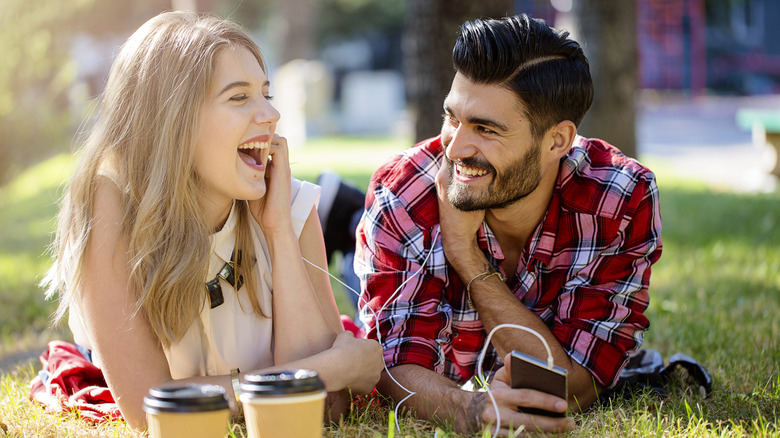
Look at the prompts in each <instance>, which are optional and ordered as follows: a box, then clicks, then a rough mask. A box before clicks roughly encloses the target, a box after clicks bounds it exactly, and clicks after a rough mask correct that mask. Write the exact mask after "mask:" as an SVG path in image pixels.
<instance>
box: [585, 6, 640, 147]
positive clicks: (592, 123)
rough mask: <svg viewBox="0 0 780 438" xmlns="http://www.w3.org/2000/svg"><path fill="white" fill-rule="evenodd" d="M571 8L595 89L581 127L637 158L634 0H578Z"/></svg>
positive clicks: (589, 134)
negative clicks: (591, 104)
mask: <svg viewBox="0 0 780 438" xmlns="http://www.w3.org/2000/svg"><path fill="white" fill-rule="evenodd" d="M572 12H573V13H572V17H573V20H574V21H575V23H576V28H577V29H576V32H577V36H576V39H577V40H578V42H579V43H580V44H581V45H582V46H583V48H584V50H585V55H586V56H587V57H588V60H589V61H590V72H591V75H592V76H593V86H594V89H595V95H594V98H593V106H592V107H591V109H590V111H589V112H588V114H587V115H586V116H585V120H583V123H582V125H581V126H580V129H579V132H580V133H581V134H582V135H584V136H588V137H598V138H601V139H604V140H606V141H608V142H609V143H611V144H613V145H615V146H616V147H618V148H620V150H621V151H622V152H623V153H624V154H626V155H628V156H631V157H636V156H637V147H636V128H635V123H636V102H635V99H636V91H637V87H638V67H637V66H638V62H639V61H638V48H637V36H636V3H635V2H634V1H626V0H621V1H614V0H578V1H576V2H574V10H573V11H572Z"/></svg>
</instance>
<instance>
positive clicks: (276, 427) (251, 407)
mask: <svg viewBox="0 0 780 438" xmlns="http://www.w3.org/2000/svg"><path fill="white" fill-rule="evenodd" d="M243 377H244V381H243V382H242V383H241V396H240V399H241V403H242V405H243V406H244V419H245V420H246V430H247V434H248V435H249V438H279V437H296V438H320V437H322V420H323V413H324V410H325V396H326V393H325V386H324V385H323V383H322V381H321V380H320V379H319V378H318V377H317V373H316V372H314V371H309V370H292V371H282V372H276V373H259V374H245V375H244V376H243Z"/></svg>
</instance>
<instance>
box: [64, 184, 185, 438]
mask: <svg viewBox="0 0 780 438" xmlns="http://www.w3.org/2000/svg"><path fill="white" fill-rule="evenodd" d="M119 196H120V195H119V189H118V188H117V187H116V185H114V184H113V183H112V182H110V181H109V180H107V179H104V178H101V179H100V180H99V182H98V185H97V189H96V192H95V200H94V205H93V220H94V223H93V228H92V231H91V233H90V237H89V242H88V244H87V249H86V253H85V255H84V266H83V276H82V283H81V285H80V286H81V287H80V289H79V291H78V294H79V298H80V303H81V308H82V313H83V317H84V323H85V328H86V330H87V334H88V336H89V339H90V341H91V342H92V344H93V345H92V348H93V351H94V353H95V354H96V356H97V357H96V358H97V359H98V360H99V362H100V366H101V368H102V370H103V374H104V375H105V378H106V382H107V383H108V387H109V389H110V390H111V394H112V395H113V396H114V399H115V400H116V402H117V404H118V405H119V409H120V410H121V411H122V415H123V416H124V418H125V420H127V422H128V424H129V425H130V426H131V427H133V428H134V429H139V430H140V429H143V428H144V427H145V426H146V418H145V414H144V412H143V409H142V403H143V397H144V396H145V395H146V393H147V392H148V390H149V388H151V387H153V386H156V385H160V384H162V383H165V382H167V381H169V380H170V379H171V375H170V372H169V369H168V361H167V360H166V358H165V353H164V352H163V349H162V346H161V345H160V343H159V341H158V340H157V337H156V336H155V335H154V333H153V331H152V329H151V326H150V324H149V322H148V321H147V319H146V318H145V316H144V315H143V314H142V312H138V313H134V312H133V309H134V305H135V294H133V293H131V292H130V289H129V278H130V274H129V268H128V266H129V260H128V257H127V250H128V241H127V237H126V236H125V235H123V234H122V232H121V225H120V224H121V215H122V213H121V208H120V202H119Z"/></svg>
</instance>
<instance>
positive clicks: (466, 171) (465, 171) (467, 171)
mask: <svg viewBox="0 0 780 438" xmlns="http://www.w3.org/2000/svg"><path fill="white" fill-rule="evenodd" d="M455 167H456V169H458V173H460V174H462V175H468V176H482V175H485V174H486V173H488V172H487V170H484V169H473V168H470V167H466V166H464V165H462V164H456V165H455Z"/></svg>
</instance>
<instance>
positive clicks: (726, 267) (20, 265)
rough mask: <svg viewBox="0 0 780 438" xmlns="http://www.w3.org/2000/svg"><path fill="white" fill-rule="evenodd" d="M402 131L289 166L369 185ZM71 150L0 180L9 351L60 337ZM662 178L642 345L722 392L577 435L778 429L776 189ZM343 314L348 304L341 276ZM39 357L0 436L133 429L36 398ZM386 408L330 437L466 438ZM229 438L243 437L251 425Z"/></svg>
mask: <svg viewBox="0 0 780 438" xmlns="http://www.w3.org/2000/svg"><path fill="white" fill-rule="evenodd" d="M406 145H407V143H406V142H404V141H403V140H398V139H344V138H334V139H326V140H318V141H315V142H312V144H311V145H310V146H308V147H307V148H306V149H301V150H294V151H292V152H291V154H292V156H293V157H294V158H293V160H294V161H293V165H292V167H293V173H294V174H295V175H296V176H298V177H300V178H302V179H307V180H310V181H314V180H316V177H317V175H318V174H319V172H320V171H321V169H323V168H325V167H328V168H331V169H333V170H334V171H336V172H338V173H340V174H341V175H342V176H344V177H345V179H348V180H349V181H351V182H353V183H354V184H356V185H357V186H359V187H365V186H366V184H367V182H368V178H369V176H370V173H371V171H373V170H374V169H375V168H376V166H377V165H378V163H379V162H381V161H383V160H384V159H385V158H386V157H387V156H388V155H389V154H391V153H393V152H396V151H399V150H401V149H403V148H404V147H405V146H406ZM71 165H72V161H71V160H70V159H69V158H68V157H64V156H58V157H55V158H53V159H51V160H48V161H46V162H44V163H41V164H39V165H37V166H35V167H33V168H31V169H29V170H28V171H27V172H25V173H24V174H23V175H21V176H20V177H19V178H17V179H16V180H15V181H13V182H12V183H10V184H9V185H7V186H5V187H2V188H0V205H1V206H2V207H3V208H0V233H2V234H0V321H2V324H0V334H2V339H0V358H4V357H8V356H9V355H12V354H14V353H16V352H20V351H24V350H27V349H30V348H33V349H36V348H37V349H41V350H42V348H43V346H44V345H45V342H46V341H48V340H50V339H55V338H64V339H67V337H68V336H69V335H68V333H67V329H56V330H51V329H48V328H47V327H48V322H49V321H48V317H49V314H50V313H51V311H52V310H53V307H54V305H53V303H50V302H46V301H45V300H44V299H43V298H42V292H41V291H40V290H39V289H38V287H37V286H36V284H37V281H38V279H39V278H40V275H41V274H42V273H43V272H44V271H45V269H46V268H47V267H48V266H49V263H50V262H49V260H48V257H45V256H42V254H43V249H44V247H45V245H46V244H47V243H48V242H49V239H50V231H51V229H52V226H53V216H54V214H55V211H56V206H55V205H54V202H55V200H56V199H57V197H58V193H59V190H60V188H59V187H60V183H61V181H62V180H63V178H64V177H65V176H66V175H67V174H68V169H69V168H70V166H71ZM651 167H653V168H654V169H655V170H656V172H657V174H658V179H659V186H660V190H661V203H662V216H663V221H664V228H663V239H664V251H663V256H662V257H661V259H660V261H659V262H658V263H657V264H656V265H655V266H654V268H653V278H652V283H651V304H650V308H649V309H648V312H647V313H648V316H649V318H650V320H651V322H652V326H651V329H650V330H649V331H648V332H647V334H646V336H645V344H644V345H645V346H646V347H648V348H654V349H657V350H659V351H660V352H661V353H662V355H663V356H664V357H665V358H667V359H668V357H670V356H671V355H672V354H674V353H676V352H681V353H684V354H686V355H688V356H691V357H693V358H695V359H696V360H698V361H699V362H701V363H702V364H704V365H705V366H707V367H708V369H709V370H710V372H711V373H712V375H713V379H714V391H713V393H712V395H711V396H710V397H708V398H703V397H702V396H701V395H699V394H698V393H697V392H696V391H694V390H692V389H691V388H689V387H687V386H686V385H684V384H683V383H681V382H678V383H676V384H674V385H672V387H671V388H670V394H669V396H667V397H659V396H657V395H654V394H650V393H640V394H635V395H634V396H633V397H631V398H630V399H619V400H616V401H613V403H612V404H608V405H600V406H597V407H595V408H593V409H591V410H589V411H588V412H586V413H584V414H580V415H577V416H576V420H577V423H578V425H579V427H578V429H577V430H576V431H575V432H574V433H573V434H572V436H576V437H590V436H612V437H623V436H627V437H649V436H664V437H688V436H693V437H745V436H748V437H763V436H774V437H780V430H779V429H780V424H779V423H778V416H780V345H778V344H780V341H778V339H780V323H779V322H778V318H777V315H778V314H780V191H775V192H774V193H768V194H753V195H749V194H736V193H731V192H728V191H727V190H721V189H717V188H716V189H713V188H708V187H705V186H704V185H703V184H701V183H698V182H695V181H688V180H684V179H680V178H678V177H677V176H675V175H673V174H667V173H664V166H663V163H652V166H651ZM334 293H335V294H336V297H337V301H338V303H339V306H340V308H341V309H342V312H344V313H346V314H351V312H352V309H351V304H349V303H348V301H347V300H346V299H345V298H344V295H343V293H344V292H343V290H342V289H341V288H340V287H334ZM35 373H36V370H35V369H34V368H33V366H32V365H23V366H17V367H15V368H14V369H12V370H11V371H10V372H8V373H5V374H3V375H2V377H0V432H1V433H0V436H4V435H8V436H50V437H54V436H73V437H80V436H96V435H97V436H112V437H124V436H132V433H131V431H130V430H129V429H127V427H126V426H125V425H124V423H122V422H118V423H115V424H109V425H103V426H100V427H94V426H90V425H87V424H86V423H85V422H83V421H81V420H78V419H77V418H76V416H75V414H73V415H64V416H63V415H51V414H47V413H45V412H44V411H43V409H42V408H41V407H39V406H36V405H33V404H32V403H30V402H29V401H28V384H29V381H30V379H32V377H33V376H34V375H35ZM390 412H391V411H390V409H389V408H388V407H387V406H386V405H384V404H381V403H380V400H379V399H377V398H366V399H362V400H361V401H360V402H359V403H356V404H355V406H354V409H353V412H352V414H351V415H350V416H349V417H348V418H346V419H345V420H344V421H343V422H342V423H341V424H340V425H339V426H336V427H331V428H328V429H326V431H325V436H327V437H348V438H349V437H372V438H373V437H384V436H391V435H394V436H399V437H406V436H410V437H433V436H434V435H435V436H438V437H442V436H448V437H460V436H462V435H458V434H455V433H452V432H451V431H449V430H448V429H447V428H446V427H445V426H442V429H443V430H442V429H440V430H439V432H438V433H436V432H435V430H436V429H435V427H436V426H434V425H431V424H429V423H426V422H422V421H416V420H414V419H413V418H411V417H409V416H406V415H401V417H400V418H399V419H397V421H398V422H399V423H400V426H401V432H398V431H394V432H392V433H390V432H389V430H388V426H389V414H390ZM233 435H234V436H236V437H243V436H245V434H244V430H243V425H242V424H236V425H234V430H233Z"/></svg>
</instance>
